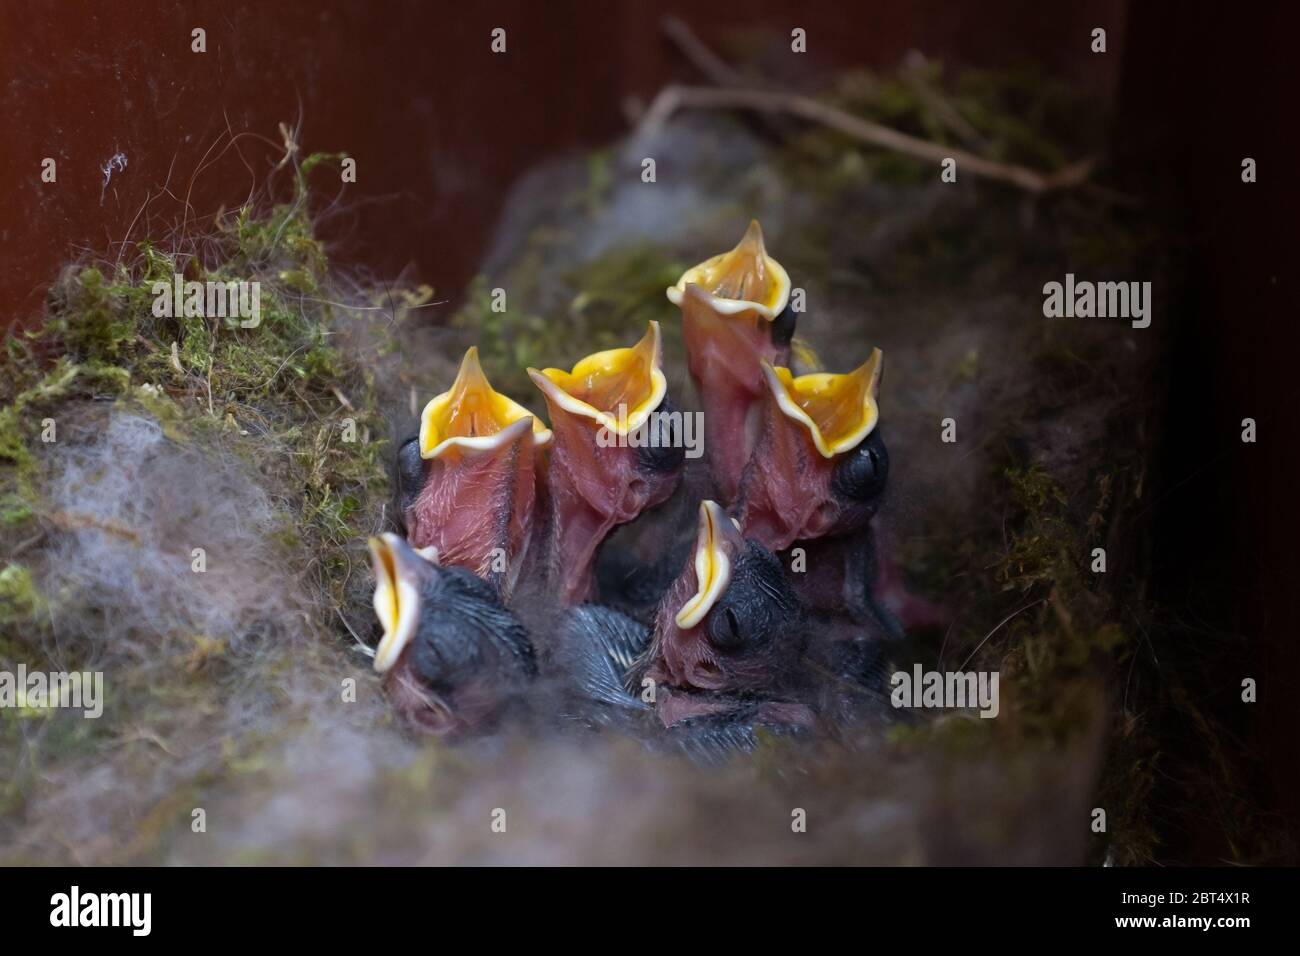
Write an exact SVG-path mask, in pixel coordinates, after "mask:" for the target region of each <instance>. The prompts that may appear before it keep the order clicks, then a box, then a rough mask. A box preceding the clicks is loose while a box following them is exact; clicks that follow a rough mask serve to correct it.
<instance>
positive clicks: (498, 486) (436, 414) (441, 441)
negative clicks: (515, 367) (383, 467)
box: [397, 348, 551, 592]
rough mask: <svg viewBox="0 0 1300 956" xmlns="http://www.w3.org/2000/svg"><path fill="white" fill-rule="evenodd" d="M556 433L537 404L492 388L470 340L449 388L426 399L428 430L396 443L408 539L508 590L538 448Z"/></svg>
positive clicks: (524, 531)
mask: <svg viewBox="0 0 1300 956" xmlns="http://www.w3.org/2000/svg"><path fill="white" fill-rule="evenodd" d="M550 441H551V432H550V430H549V429H547V428H546V426H545V425H544V424H543V423H542V422H541V421H540V420H538V419H537V418H536V417H534V416H533V413H532V412H530V411H529V410H528V409H527V408H524V407H523V406H522V405H520V404H519V403H518V402H515V401H512V400H511V399H509V398H507V397H506V396H505V395H502V394H500V393H499V392H497V391H496V390H495V389H494V388H492V385H491V383H490V382H488V379H487V376H486V375H484V373H483V368H482V366H481V365H480V364H479V360H478V350H477V349H474V348H471V349H470V350H469V351H467V352H466V353H465V358H464V360H463V361H462V362H461V365H460V372H459V373H458V374H457V376H456V380H455V382H453V383H452V386H451V388H449V389H448V390H447V391H445V392H443V393H441V394H440V395H436V396H434V397H433V398H432V399H431V400H430V401H429V403H428V404H427V405H426V406H425V407H424V412H423V413H422V414H421V416H420V434H419V435H418V436H417V437H415V438H412V439H411V440H409V441H407V442H406V443H405V444H403V445H402V447H401V448H400V450H399V451H398V463H397V479H398V481H397V483H398V488H399V499H400V500H399V506H400V510H401V513H402V518H403V522H404V526H405V529H406V534H407V537H408V539H409V540H410V541H411V543H412V544H413V545H415V546H416V547H427V546H433V547H436V548H437V550H438V554H439V556H440V560H441V561H442V563H443V564H444V565H455V566H459V567H465V568H469V569H470V570H472V571H474V572H475V573H477V574H479V575H481V576H482V577H484V578H486V579H488V580H490V581H492V582H493V583H494V584H496V585H497V586H498V587H499V588H501V589H502V590H503V592H508V591H509V582H510V580H512V578H513V575H514V574H515V573H516V572H517V570H518V561H519V558H520V556H521V554H522V552H523V550H524V549H525V546H526V543H527V540H528V537H529V534H530V532H531V530H532V525H533V516H534V511H535V505H536V488H535V484H536V483H535V478H534V475H535V457H536V455H537V453H538V451H539V450H540V449H541V448H542V447H543V446H545V445H547V444H548V443H549V442H550Z"/></svg>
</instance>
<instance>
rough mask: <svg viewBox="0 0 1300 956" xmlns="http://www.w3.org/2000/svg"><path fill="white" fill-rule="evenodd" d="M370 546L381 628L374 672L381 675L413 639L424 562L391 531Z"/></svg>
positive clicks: (418, 617) (418, 611)
mask: <svg viewBox="0 0 1300 956" xmlns="http://www.w3.org/2000/svg"><path fill="white" fill-rule="evenodd" d="M369 545H370V558H371V561H372V563H373V564H374V568H375V597H374V603H375V615H376V616H377V617H378V618H379V625H380V627H382V628H383V629H384V636H383V638H382V639H381V640H380V641H379V646H378V647H377V648H375V670H376V671H378V672H379V673H380V674H384V673H387V672H388V670H389V669H391V668H392V666H393V665H394V664H395V663H397V659H398V658H399V657H401V656H402V651H403V650H404V649H405V648H406V645H407V644H409V643H410V641H411V638H412V637H414V636H415V631H416V628H417V626H418V623H419V620H420V573H419V568H420V565H421V562H424V561H426V560H427V559H426V558H425V557H423V556H422V555H421V554H420V553H418V552H417V551H416V550H415V549H413V548H412V547H411V546H410V545H408V544H407V543H406V542H405V541H404V540H403V539H402V538H401V537H400V536H398V535H395V534H392V533H391V532H390V533H385V534H382V535H379V536H378V537H375V538H371V539H370V541H369Z"/></svg>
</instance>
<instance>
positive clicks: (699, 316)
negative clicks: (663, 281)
mask: <svg viewBox="0 0 1300 956" xmlns="http://www.w3.org/2000/svg"><path fill="white" fill-rule="evenodd" d="M668 298H669V299H670V300H671V301H672V302H674V303H676V304H677V305H679V306H680V307H681V310H682V338H683V340H684V341H685V343H686V355H687V359H688V361H689V364H690V371H691V378H692V379H693V380H694V382H695V388H696V391H697V393H698V394H699V397H700V406H701V408H702V409H703V411H704V445H705V449H706V452H707V454H708V459H709V471H710V472H711V473H712V475H713V480H714V482H715V484H716V485H717V489H718V495H719V497H720V498H721V500H722V501H723V502H725V503H726V504H731V503H732V501H734V499H735V496H736V492H737V490H738V488H739V485H740V476H741V473H742V472H743V470H744V468H745V463H746V462H748V461H749V456H750V453H751V452H752V451H753V448H754V440H755V438H756V433H757V422H756V417H757V408H758V404H759V402H760V400H761V399H762V398H763V395H764V392H765V390H766V389H765V387H764V385H763V373H762V369H761V364H762V363H763V362H771V363H772V364H773V365H787V364H789V360H790V340H789V336H788V332H789V331H790V330H789V328H786V327H785V325H784V321H782V322H778V321H776V320H777V318H778V317H779V316H781V315H782V313H783V312H785V310H786V305H787V303H788V302H789V298H790V278H789V276H787V275H786V272H785V269H783V268H782V267H781V264H780V263H778V262H777V261H776V260H775V259H773V258H772V257H771V256H769V255H768V254H767V250H766V249H765V248H764V247H763V234H762V231H761V230H760V229H759V227H758V223H756V222H754V223H750V226H749V229H748V231H747V232H746V233H745V237H744V238H743V239H741V240H740V244H739V245H737V246H736V248H735V249H732V250H731V251H730V252H724V253H723V254H722V255H719V256H714V257H713V258H712V259H708V260H706V261H704V262H702V263H700V264H699V265H698V266H695V267H694V268H692V269H687V270H686V272H685V273H683V275H682V277H681V278H680V279H679V280H678V281H677V284H676V285H675V286H673V287H671V288H670V289H668ZM785 318H787V319H788V318H789V316H786V317H785ZM778 326H782V327H783V328H784V332H782V331H781V329H778Z"/></svg>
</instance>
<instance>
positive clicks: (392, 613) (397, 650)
mask: <svg viewBox="0 0 1300 956" xmlns="http://www.w3.org/2000/svg"><path fill="white" fill-rule="evenodd" d="M370 555H371V559H372V562H373V564H374V571H375V594H374V607H375V614H376V616H377V617H378V618H379V624H380V627H381V628H382V630H383V637H382V638H381V639H380V641H379V645H378V647H376V648H375V660H374V667H375V670H376V671H377V672H378V673H380V674H381V675H382V676H383V681H384V687H385V689H386V691H387V693H388V696H389V699H390V700H391V702H392V704H393V707H394V709H395V710H396V711H397V712H398V713H399V714H400V715H401V716H402V717H403V718H405V719H406V720H407V721H409V722H410V723H411V724H412V725H413V726H415V727H417V728H419V729H421V730H424V731H428V732H430V733H434V734H438V735H443V736H446V735H455V734H462V733H466V732H470V731H476V730H485V729H490V728H491V727H492V726H494V725H495V724H496V723H497V722H498V721H499V719H500V718H501V717H502V716H503V715H504V714H505V713H506V712H507V711H508V710H509V709H510V708H511V707H512V706H514V705H515V704H516V703H517V702H518V700H519V696H520V693H521V692H522V690H523V688H524V687H525V685H526V684H527V682H528V681H529V680H530V679H531V678H532V677H533V676H534V675H535V674H536V663H535V659H534V651H533V646H532V643H531V642H530V641H529V639H528V634H527V632H526V631H525V630H524V627H523V625H522V624H520V622H519V620H518V618H516V617H515V615H514V614H513V613H511V612H510V611H509V610H507V609H506V608H505V607H503V606H502V604H501V602H500V601H499V600H498V598H497V595H496V592H495V591H494V590H493V588H492V586H491V585H489V584H488V583H487V582H486V581H484V580H483V579H482V578H479V577H478V576H477V575H474V574H472V573H471V572H469V571H467V570H465V569H464V568H457V567H443V566H441V565H439V564H438V563H437V561H436V560H435V556H434V555H433V554H432V552H431V551H429V550H423V551H417V550H416V549H414V548H412V547H411V546H410V545H409V544H408V543H407V542H406V541H405V540H404V539H402V538H401V537H400V536H398V535H395V534H391V533H389V534H383V535H380V536H378V537H374V538H371V539H370Z"/></svg>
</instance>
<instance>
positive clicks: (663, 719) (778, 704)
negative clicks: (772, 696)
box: [655, 688, 819, 729]
mask: <svg viewBox="0 0 1300 956" xmlns="http://www.w3.org/2000/svg"><path fill="white" fill-rule="evenodd" d="M735 708H736V702H735V701H729V700H725V699H721V698H717V697H700V696H697V695H694V694H685V693H680V692H674V691H673V690H672V689H671V688H664V689H663V690H662V691H661V692H660V693H659V694H658V696H657V706H656V707H655V716H656V717H658V718H659V722H660V723H661V724H662V725H663V726H664V727H665V728H668V727H672V726H673V725H674V724H678V723H680V722H681V721H683V720H689V719H691V718H692V717H713V716H717V715H720V714H725V713H728V712H730V711H732V710H734V709H735ZM754 718H755V719H756V720H759V721H762V720H770V721H772V722H774V723H778V724H785V725H787V726H795V727H803V728H807V729H812V728H814V727H816V726H817V725H818V723H819V721H818V719H817V715H816V714H814V713H813V711H812V709H811V708H809V707H806V706H805V705H803V704H797V703H792V702H789V701H771V702H769V703H765V704H762V705H761V706H760V707H759V708H758V711H757V712H756V713H755V714H754Z"/></svg>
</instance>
